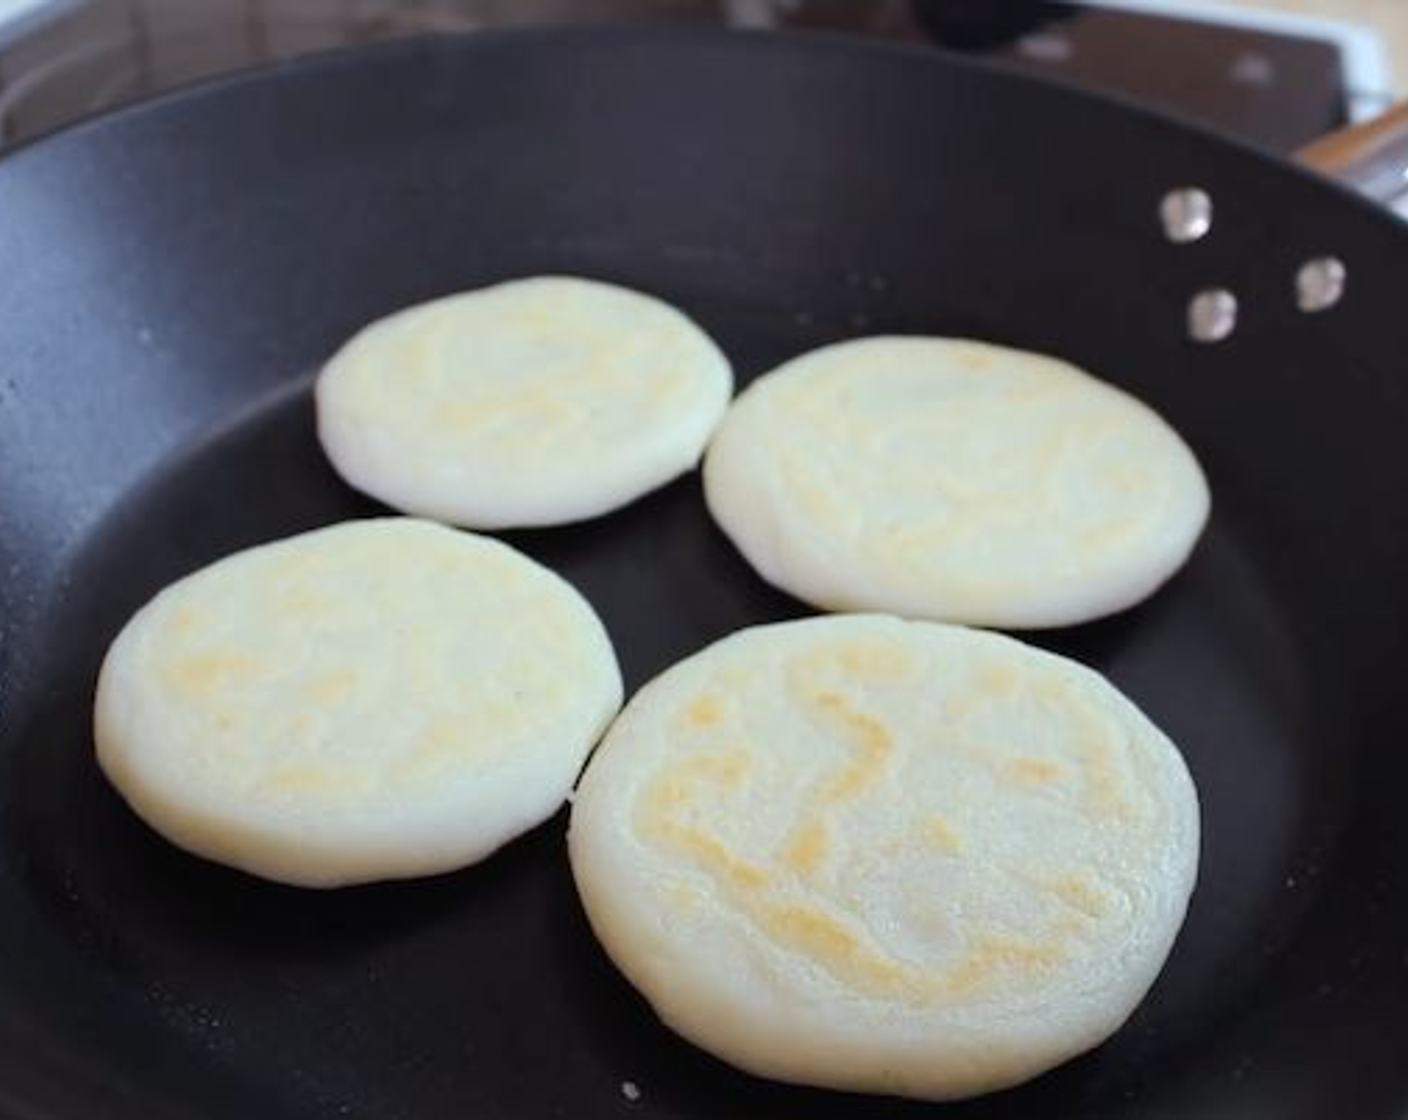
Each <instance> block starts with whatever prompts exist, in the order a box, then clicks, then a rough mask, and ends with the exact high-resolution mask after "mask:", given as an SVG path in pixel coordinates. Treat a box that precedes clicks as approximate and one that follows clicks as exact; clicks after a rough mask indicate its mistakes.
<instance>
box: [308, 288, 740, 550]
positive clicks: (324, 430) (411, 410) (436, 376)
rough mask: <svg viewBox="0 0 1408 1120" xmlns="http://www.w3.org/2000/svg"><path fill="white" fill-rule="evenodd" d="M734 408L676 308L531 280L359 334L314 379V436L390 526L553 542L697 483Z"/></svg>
mask: <svg viewBox="0 0 1408 1120" xmlns="http://www.w3.org/2000/svg"><path fill="white" fill-rule="evenodd" d="M732 392H733V373H732V371H731V369H730V368H729V364H728V360H727V359H726V358H725V357H724V356H723V354H722V353H721V352H720V351H719V349H718V347H717V346H715V345H714V344H713V342H711V341H710V340H709V338H708V337H707V336H706V335H705V334H704V332H703V331H701V330H700V329H699V328H698V327H697V326H695V325H694V324H693V323H692V322H691V321H690V320H689V319H687V318H685V316H684V315H682V314H680V312H678V311H676V310H675V309H674V308H672V307H669V306H668V305H666V304H664V303H662V302H661V301H659V300H657V299H654V298H652V297H650V296H646V295H642V294H640V293H638V292H632V291H628V290H627V289H625V288H618V287H614V286H612V285H609V284H601V283H597V282H595V281H590V280H578V279H574V278H571V277H557V276H549V277H536V278H533V279H528V280H514V281H510V282H508V283H503V284H496V285H494V286H492V287H488V288H482V289H479V290H478V291H472V292H465V293H462V294H459V295H453V296H448V297H446V298H444V299H438V300H435V301H433V302H431V303H425V304H421V305H419V306H417V307H411V308H408V309H406V310H404V311H400V312H398V313H396V314H394V315H391V316H389V317H388V318H385V319H382V320H380V321H378V322H376V323H373V324H372V325H371V326H369V327H367V328H365V329H364V330H362V331H361V332H360V333H359V334H357V335H356V336H355V337H354V338H353V339H352V340H351V341H350V342H348V343H347V344H346V345H345V346H344V347H343V348H342V349H341V350H340V351H339V352H338V353H337V354H336V355H335V356H334V357H333V358H332V360H331V361H329V362H328V364H327V366H326V367H325V368H324V369H323V371H322V374H321V375H320V376H319V378H318V382H317V387H316V400H317V410H318V435H319V438H320V439H321V440H322V444H323V449H324V450H325V451H326V453H327V455H328V458H329V459H330V460H331V461H332V464H333V466H334V467H335V468H336V469H337V471H338V473H339V474H341V475H342V477H343V478H344V479H346V480H347V481H348V482H349V483H351V484H352V485H353V486H355V487H356V488H357V489H359V490H362V491H364V492H365V493H367V494H370V495H372V496H373V497H375V498H378V499H380V500H381V501H383V502H386V503H387V504H388V505H391V506H394V507H396V508H397V509H401V510H405V511H407V512H409V513H414V514H419V515H421V516H425V517H433V518H436V519H437V520H440V521H446V522H449V523H451V524H455V525H465V526H469V527H473V528H482V529H498V528H510V527H522V526H537V525H557V524H561V523H564V522H569V521H578V520H582V519H584V518H588V517H594V516H596V515H598V514H601V513H605V512H607V511H608V510H612V509H616V508H617V507H619V506H622V505H625V504H626V503H627V502H630V501H632V500H633V499H635V498H638V497H639V496H640V495H642V494H644V493H646V492H647V491H650V490H653V489H655V488H656V487H658V486H662V485H663V484H665V483H666V482H669V481H670V480H671V479H673V478H675V477H676V476H677V475H680V474H683V473H684V472H685V471H687V470H690V469H691V468H693V466H694V465H695V464H696V463H697V462H698V461H699V456H700V455H701V454H702V453H703V450H704V445H705V443H707V442H708V439H709V436H710V435H711V434H712V433H713V431H714V428H715V427H716V426H717V425H718V422H719V420H720V418H721V417H722V416H723V414H724V409H725V408H726V407H727V406H728V400H729V397H730V395H731V394H732Z"/></svg>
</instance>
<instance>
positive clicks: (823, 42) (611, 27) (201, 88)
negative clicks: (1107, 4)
mask: <svg viewBox="0 0 1408 1120" xmlns="http://www.w3.org/2000/svg"><path fill="white" fill-rule="evenodd" d="M626 45H630V46H652V45H659V46H661V47H669V46H675V47H684V48H706V47H707V48H711V49H720V48H728V49H730V50H732V49H737V48H739V47H742V48H743V49H746V50H761V51H771V52H775V53H790V54H795V55H801V54H811V55H829V56H833V57H834V56H837V55H843V54H855V53H860V54H866V55H875V56H878V57H880V58H888V59H890V60H891V61H893V62H894V63H897V64H903V65H907V66H914V65H920V66H938V67H942V68H949V69H953V70H956V71H960V72H967V73H969V74H972V75H975V76H978V77H980V78H981V79H982V80H984V81H996V82H999V83H1002V84H1006V85H1012V86H1024V87H1026V88H1028V89H1031V90H1034V91H1040V92H1042V93H1043V94H1046V95H1048V96H1050V97H1056V98H1061V99H1064V100H1065V101H1066V102H1067V103H1069V104H1072V105H1081V106H1086V107H1091V106H1095V107H1099V108H1102V109H1104V110H1107V111H1108V110H1113V111H1116V112H1118V113H1119V114H1121V115H1122V116H1125V117H1127V118H1129V119H1130V120H1138V121H1143V122H1145V123H1148V124H1150V125H1153V126H1155V127H1159V128H1164V129H1167V130H1173V131H1176V132H1178V133H1181V134H1182V135H1184V136H1186V137H1191V138H1193V139H1195V140H1197V141H1199V142H1207V143H1211V144H1214V145H1217V146H1219V147H1221V148H1222V149H1223V150H1225V151H1231V152H1236V153H1238V155H1239V156H1241V157H1243V158H1247V159H1250V160H1252V161H1254V162H1256V163H1257V164H1259V165H1261V166H1262V167H1264V168H1273V169H1275V170H1276V171H1278V172H1280V173H1282V174H1289V175H1292V176H1294V177H1296V178H1297V179H1299V180H1300V181H1301V182H1302V183H1306V184H1310V185H1313V186H1314V187H1315V188H1316V189H1318V190H1321V191H1325V192H1328V193H1329V194H1330V195H1331V196H1333V197H1334V198H1336V199H1338V200H1339V202H1340V203H1341V204H1343V203H1346V202H1347V203H1349V204H1350V205H1351V206H1353V207H1354V209H1355V210H1356V211H1358V212H1359V213H1360V214H1361V215H1368V216H1370V217H1372V218H1373V219H1374V220H1376V221H1379V222H1380V223H1382V224H1383V225H1384V227H1385V229H1387V230H1392V231H1393V233H1392V235H1391V236H1393V237H1396V238H1402V239H1403V244H1404V251H1405V252H1408V222H1404V221H1402V220H1401V219H1400V218H1398V217H1397V216H1396V215H1394V214H1393V213H1391V212H1390V211H1389V210H1388V209H1387V208H1386V207H1383V206H1381V205H1379V204H1378V203H1375V202H1373V201H1372V200H1370V199H1368V198H1365V197H1364V196H1363V195H1361V194H1359V193H1358V192H1357V191H1355V190H1354V189H1353V188H1351V187H1349V186H1347V185H1345V184H1343V183H1340V182H1337V181H1336V180H1334V179H1331V178H1328V177H1326V176H1324V175H1321V174H1319V173H1318V172H1315V171H1312V170H1310V169H1308V168H1305V167H1302V166H1301V165H1299V164H1297V163H1295V162H1294V161H1292V160H1288V159H1284V158H1282V157H1279V156H1277V155H1274V154H1272V153H1268V152H1266V151H1263V150H1262V149H1260V148H1257V147H1256V146H1254V145H1253V144H1251V143H1250V142H1248V141H1246V140H1243V139H1241V138H1239V137H1236V136H1231V135H1227V134H1224V133H1221V132H1219V131H1217V130H1216V129H1214V128H1212V127H1211V126H1209V125H1207V124H1205V123H1203V122H1201V121H1198V120H1194V119H1192V118H1190V117H1188V116H1186V115H1184V114H1182V113H1179V112H1177V111H1175V110H1172V109H1168V108H1164V107H1155V106H1150V105H1147V104H1145V103H1143V102H1140V101H1138V100H1136V99H1135V98H1133V97H1131V96H1129V95H1126V94H1123V93H1118V92H1112V91H1099V92H1096V91H1093V90H1088V89H1083V88H1079V87H1076V86H1072V85H1070V84H1068V83H1065V82H1062V81H1060V80H1059V79H1057V78H1052V77H1046V76H1043V75H1040V74H1033V73H1029V72H1027V71H1021V70H1017V69H1015V68H1013V67H1011V66H1009V65H1004V64H1003V63H1002V62H1000V61H996V60H992V59H987V58H980V57H975V56H972V55H965V54H960V53H957V52H944V51H942V50H940V49H939V48H937V47H934V46H927V45H924V44H919V43H902V42H894V41H887V40H880V39H869V38H864V37H862V36H859V35H854V34H847V33H843V32H834V31H803V30H796V29H785V30H767V31H757V30H750V29H746V28H734V27H699V26H679V25H666V24H655V23H620V24H602V23H589V22H567V23H562V24H554V25H551V26H541V25H539V26H514V27H492V28H484V29H481V30H475V31H453V32H426V33H422V34H417V35H410V36H406V37H403V38H397V39H390V40H384V41H381V42H375V43H365V44H357V45H354V46H340V47H330V48H324V49H320V50H316V51H312V52H309V53H308V54H302V55H299V56H297V57H295V58H289V59H276V60H274V61H271V62H263V63H258V64H255V65H253V66H245V67H240V68H238V69H235V70H230V71H226V72H224V73H220V74H214V75H211V76H209V77H206V78H201V79H197V80H196V81H193V82H190V83H186V84H182V85H179V86H176V87H173V88H170V89H165V90H160V91H157V92H154V93H149V94H143V95H141V96H139V97H137V98H135V99H133V100H132V101H129V102H127V103H125V104H122V105H119V106H117V107H116V108H113V109H110V110H106V111H103V112H99V113H96V114H93V115H91V116H86V117H82V118H79V119H77V120H74V121H71V122H69V123H67V124H64V125H62V126H60V127H59V128H57V129H55V130H53V131H51V132H46V133H42V134H40V135H38V136H33V137H30V138H28V139H25V140H23V141H21V142H19V143H18V144H16V145H14V146H13V147H11V148H9V149H8V150H6V151H4V152H0V188H3V186H4V182H5V177H6V176H7V175H8V174H10V173H11V171H10V169H11V168H12V167H14V166H18V165H22V164H23V163H24V162H25V161H27V160H28V159H32V158H35V155H36V154H40V155H42V154H43V153H44V152H45V151H47V150H49V148H51V147H54V146H57V145H62V144H68V143H74V142H77V140H78V139H80V138H83V137H86V136H88V135H89V134H90V133H102V132H103V131H105V130H107V129H110V128H114V127H122V126H123V125H125V124H126V123H127V122H129V121H135V120H140V119H141V118H142V117H145V116H146V115H148V114H150V113H154V112H164V111H167V110H169V109H171V108H173V107H176V106H182V105H185V104H188V103H191V102H196V101H200V100H202V99H204V98H208V97H217V96H221V95H224V94H231V93H237V92H238V91H239V90H241V89H243V88H244V87H246V86H249V85H256V86H257V85H263V84H267V83H270V82H273V81H279V80H288V79H295V78H299V77H304V76H312V75H315V74H319V73H325V72H336V71H337V70H340V69H342V68H343V67H355V66H361V65H365V64H366V63H367V62H368V61H372V60H383V59H384V60H387V61H390V60H394V59H396V58H399V57H401V56H405V55H412V56H413V55H415V54H417V53H419V52H424V51H433V50H438V49H447V50H451V51H457V52H458V51H474V50H477V49H482V50H502V49H510V50H516V49H538V50H542V49H545V48H573V47H575V48H581V47H583V46H585V47H590V48H594V49H609V48H615V47H620V46H626Z"/></svg>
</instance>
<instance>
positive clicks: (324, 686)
mask: <svg viewBox="0 0 1408 1120" xmlns="http://www.w3.org/2000/svg"><path fill="white" fill-rule="evenodd" d="M621 694H622V685H621V676H620V671H619V669H618V668H617V664H616V658H615V653H614V651H613V649H612V647H611V642H610V639H609V637H608V636H607V633H606V630H605V628H604V627H603V626H602V624H601V621H600V620H599V619H598V618H597V616H596V614H595V613H594V612H593V610H592V608H591V606H590V605H589V604H588V603H587V601H586V600H585V599H583V598H582V596H581V595H580V594H579V593H578V592H577V591H576V590H575V589H574V588H572V587H571V586H570V585H569V584H568V583H567V582H566V581H564V580H562V579H561V578H560V577H558V576H557V575H555V574H554V573H553V572H551V571H549V570H548V569H547V568H544V567H542V566H541V565H539V564H537V563H536V562H534V561H532V560H530V559H529V558H528V557H526V556H524V555H522V554H521V553H519V552H517V551H516V550H514V549H512V548H510V547H509V546H507V545H505V544H503V543H501V542H499V541H495V540H492V539H490V538H486V537H479V536H475V535H473V534H469V533H462V532H457V531H454V530H451V529H446V528H444V527H442V526H439V525H434V524H431V523H428V522H421V521H416V520H412V519H408V518H385V519H374V520H368V521H353V522H346V523H343V524H339V525H334V526H332V527H329V528H324V529H318V530H315V531H312V532H308V533H303V534H299V535H297V536H293V537H289V538H286V539H284V540H280V541H276V542H273V543H270V544H265V545H261V546H258V547H255V548H251V549H247V550H245V551H242V552H238V553H235V554H234V555H231V556H228V557H226V558H224V559H222V560H220V561H217V562H215V563H214V564H211V565H209V566H208V567H205V568H202V569H201V570H199V571H197V572H195V573H193V574H191V575H189V576H187V577H185V578H183V579H181V580H178V581H176V582H175V583H173V584H171V585H170V586H169V587H167V588H166V589H165V590H163V591H161V592H160V593H159V594H157V595H156V596H155V598H153V599H152V600H151V601H150V602H148V603H147V604H146V605H145V606H143V607H142V608H141V609H140V610H138V611H137V612H136V614H135V615H133V617H132V618H131V619H130V620H129V621H128V623H127V624H126V625H125V626H124V627H123V629H122V631H121V632H120V633H119V634H118V636H117V638H116V639H115V640H114V642H113V643H112V646H111V647H110V648H109V650H108V653H107V656H106V658H105V660H104V662H103V666H102V670H101V673H100V675H99V681H98V687H97V695H96V700H95V705H94V736H95V742H96V748H97V759H98V762H99V764H100V765H101V767H102V769H103V771H104V772H105V773H106V775H107V776H108V778H109V779H110V780H111V781H112V783H113V784H114V786H116V787H117V789H118V791H119V792H120V793H121V794H122V796H123V797H124V799H126V801H127V802H128V803H129V805H130V806H131V807H132V808H133V809H134V810H135V811H136V813H137V814H138V816H140V817H141V818H142V819H143V820H145V821H146V822H147V823H148V824H149V825H150V826H151V827H152V828H154V829H155V830H156V831H157V832H159V833H161V834H162V835H163V836H165V837H166V838H167V839H169V840H171V841H172V842H174V843H175V844H177V845H179V846H180V847H183V848H186V849H188V850H189V851H192V852H195V853H196V854H198V855H202V856H205V857H207V858H209V859H212V860H215V861H217V862H220V863H225V864H228V865H230V866H233V867H237V868H241V869H243V870H245V871H248V872H251V873H253V874H256V875H259V876H262V877H265V878H269V879H274V880H279V881H283V882H287V883H293V884H297V885H302V886H311V887H332V886H341V885H344V884H349V883H358V882H366V881H372V880H377V879H390V878H406V877H412V876H420V875H428V874H433V873H438V872H442V871H448V870H452V869H455V868H458V867H462V866H465V865H468V864H470V863H473V862H475V861H477V860H480V859H482V858H484V857H485V856H487V855H489V854H490V853H491V852H493V851H494V850H495V849H496V848H498V847H500V846H501V845H502V844H504V843H506V842H507V841H509V840H511V839H513V838H514V837H515V836H517V835H519V834H520V833H522V832H524V831H526V830H528V829H529V828H531V827H533V826H534V825H536V824H538V823H540V822H541V821H543V820H545V819H546V818H547V817H549V816H550V815H551V814H552V813H554V812H555V811H556V810H557V808H558V807H559V806H560V805H561V804H562V802H563V800H564V798H565V796H566V795H567V793H568V791H569V790H570V788H571V785H572V783H573V781H574V780H575V779H576V776H577V774H578V772H579V770H580V768H581V764H582V762H583V761H584V760H585V758H586V756H587V754H588V752H589V750H590V749H591V747H592V746H593V745H594V744H595V742H596V740H597V738H598V737H599V735H600V734H601V732H602V730H603V729H604V728H605V727H606V725H607V724H608V723H609V721H610V719H611V717H612V716H613V715H614V714H615V712H616V711H617V709H618V708H619V706H620V703H621Z"/></svg>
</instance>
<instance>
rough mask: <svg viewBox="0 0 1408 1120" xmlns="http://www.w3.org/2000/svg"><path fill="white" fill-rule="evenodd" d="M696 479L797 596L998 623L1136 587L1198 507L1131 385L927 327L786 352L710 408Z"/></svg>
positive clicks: (1180, 451) (1149, 582) (1061, 618)
mask: <svg viewBox="0 0 1408 1120" xmlns="http://www.w3.org/2000/svg"><path fill="white" fill-rule="evenodd" d="M704 483H705V494H706V497H707V500H708V503H709V509H710V511H711V512H712V513H713V515H714V518H715V519H716V520H717V521H718V523H719V524H720V525H721V526H722V527H723V529H724V531H725V532H726V533H727V534H728V536H729V537H730V538H731V539H732V540H733V542H734V544H735V545H736V546H737V547H738V549H739V550H740V551H741V552H742V553H743V555H744V556H745V557H746V558H747V560H748V561H749V562H750V563H751V564H752V565H753V567H754V568H755V569H757V571H758V572H759V573H760V574H761V575H762V576H763V578H764V579H766V580H767V581H768V582H769V583H772V584H774V585H775V586H777V587H780V588H782V589H783V590H785V591H787V592H790V593H791V594H793V595H796V596H797V597H799V598H801V599H804V600H806V601H807V602H809V603H812V604H815V605H817V606H820V607H823V608H825V609H830V610H883V611H892V612H895V613H897V614H902V615H907V616H911V617H919V618H932V619H938V620H941V621H948V622H965V623H970V624H974V625H981V626H1003V627H1015V628H1028V627H1046V626H1063V625H1069V624H1072V623H1076V622H1083V621H1086V620H1089V619H1092V618H1097V617H1100V616H1102V615H1106V614H1110V613H1113V612H1115V611H1118V610H1122V609H1124V608H1125V607H1128V606H1131V605H1133V604H1134V603H1136V602H1138V601H1139V600H1141V599H1143V598H1145V597H1146V596H1148V595H1149V594H1151V593H1152V592H1153V591H1154V590H1155V589H1156V588H1157V587H1158V586H1159V585H1160V584H1161V583H1163V582H1164V581H1165V580H1166V579H1167V578H1168V577H1169V576H1170V575H1172V574H1173V573H1174V572H1175V571H1176V570H1177V569H1178V568H1179V566H1180V565H1181V564H1182V563H1183V562H1184V560H1186V559H1187V557H1188V553H1189V552H1190V551H1191V549H1192V547H1193V545H1194V543H1195V542H1196V540H1197V538H1198V535H1199V533H1200V532H1201V531H1202V528H1203V525H1204V523H1205V522H1206V520H1207V516H1208V504H1209V499H1208V489H1207V483H1206V482H1205V481H1204V478H1203V474H1202V471H1201V470H1200V469H1199V467H1198V464H1197V461H1196V460H1195V459H1194V457H1193V454H1192V452H1190V451H1189V450H1188V448H1187V446H1186V445H1185V444H1184V443H1183V441H1182V440H1180V439H1179V438H1178V435H1177V434H1176V433H1175V432H1174V431H1173V430H1172V429H1171V428H1170V427H1169V426H1168V425H1167V424H1165V423H1164V422H1163V421H1162V420H1161V419H1159V417H1158V416H1157V415H1155V414H1154V413H1153V412H1152V411H1151V410H1150V409H1149V408H1148V407H1146V406H1145V405H1143V404H1141V403H1140V402H1139V401H1137V400H1135V399H1134V398H1133V397H1130V396H1129V395H1128V394H1126V393H1123V392H1121V391H1120V390H1118V389H1116V388H1114V387H1113V386H1111V385H1108V384H1105V383H1104V382H1102V381H1098V380H1097V379H1095V378H1094V377H1091V376H1090V375H1089V374H1086V373H1083V372H1082V371H1080V370H1078V369H1076V368H1075V367H1074V366H1071V365H1068V364H1066V363H1065V362H1061V361H1058V360H1056V359H1054V358H1048V357H1043V356H1042V355H1039V354H1032V353H1028V352H1026V351H1020V350H1010V349H1006V348H1003V347H999V346H990V345H987V344H984V343H979V342H967V341H962V340H958V339H944V338H919V337H915V338H901V337H892V338H868V339H860V340H857V341H853V342H845V343H840V344H838V345H835V346H828V347H824V348H823V349H820V350H816V351H813V352H811V353H809V354H805V355H803V356H802V357H800V358H797V359H794V360H793V361H790V362H787V363H786V364H784V365H783V366H781V367H779V368H778V369H776V370H774V371H773V372H772V373H770V374H768V375H767V376H765V377H763V378H761V379H759V380H758V381H757V382H755V383H754V384H753V385H751V386H749V388H748V389H747V390H746V391H745V392H743V393H742V394H741V395H740V396H739V398H738V400H737V401H736V402H735V404H734V406H733V407H732V408H731V409H730V410H729V413H728V415H727V416H726V418H725V419H724V422H723V424H722V426H721V427H720V429H719V432H718V434H717V435H716V437H715V439H714V442H713V444H712V445H711V447H710V449H709V453H708V456H707V458H706V460H705V465H704Z"/></svg>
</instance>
